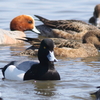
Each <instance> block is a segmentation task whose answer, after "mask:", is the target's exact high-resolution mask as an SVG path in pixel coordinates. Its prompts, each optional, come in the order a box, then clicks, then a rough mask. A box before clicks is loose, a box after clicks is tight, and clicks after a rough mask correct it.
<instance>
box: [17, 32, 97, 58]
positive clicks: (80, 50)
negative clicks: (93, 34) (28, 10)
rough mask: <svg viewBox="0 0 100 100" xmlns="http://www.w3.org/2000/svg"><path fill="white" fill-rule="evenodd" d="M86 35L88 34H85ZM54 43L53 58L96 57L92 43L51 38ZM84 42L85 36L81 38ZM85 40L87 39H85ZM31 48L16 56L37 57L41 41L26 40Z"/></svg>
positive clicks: (95, 49) (95, 50)
mask: <svg viewBox="0 0 100 100" xmlns="http://www.w3.org/2000/svg"><path fill="white" fill-rule="evenodd" d="M87 34H88V33H87ZM51 39H52V40H53V41H54V43H55V48H54V53H55V56H62V57H89V56H96V55H98V50H97V48H96V47H95V46H94V44H92V43H80V42H76V41H74V40H66V39H62V38H59V39H58V38H51ZM83 40H85V36H84V38H83ZM86 40H87V38H86ZM24 41H26V42H29V43H30V44H31V45H32V46H31V47H29V48H28V49H26V50H25V51H23V52H21V53H19V54H17V55H32V56H33V55H34V56H36V55H37V49H38V48H39V45H40V44H39V42H40V41H41V39H34V38H33V39H32V38H27V37H26V39H25V40H24Z"/></svg>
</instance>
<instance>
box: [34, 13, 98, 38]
mask: <svg viewBox="0 0 100 100" xmlns="http://www.w3.org/2000/svg"><path fill="white" fill-rule="evenodd" d="M34 16H35V17H37V18H38V19H39V20H40V21H42V23H43V24H42V25H38V26H36V28H37V29H38V30H39V31H40V32H41V36H44V37H50V38H64V39H73V40H80V39H82V37H83V35H85V34H86V33H87V32H88V31H89V30H97V29H98V28H97V27H96V26H94V25H90V24H88V23H86V22H84V21H81V20H48V19H46V18H44V17H41V16H39V15H34Z"/></svg>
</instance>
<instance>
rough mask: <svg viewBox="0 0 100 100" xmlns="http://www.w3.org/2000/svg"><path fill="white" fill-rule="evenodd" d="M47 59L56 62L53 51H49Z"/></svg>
mask: <svg viewBox="0 0 100 100" xmlns="http://www.w3.org/2000/svg"><path fill="white" fill-rule="evenodd" d="M47 58H48V60H49V61H54V62H57V61H58V60H57V59H56V57H55V56H54V52H53V51H49V54H48V55H47Z"/></svg>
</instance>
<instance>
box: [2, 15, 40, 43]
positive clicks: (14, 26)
mask: <svg viewBox="0 0 100 100" xmlns="http://www.w3.org/2000/svg"><path fill="white" fill-rule="evenodd" d="M10 29H11V31H8V30H3V29H0V44H16V43H21V42H22V41H20V40H18V39H17V38H23V37H25V36H26V35H25V33H24V31H27V30H30V31H34V32H36V33H38V34H39V33H40V32H39V31H38V30H37V29H36V27H35V21H34V19H33V17H31V16H29V15H19V16H17V17H15V18H14V19H13V20H12V21H11V23H10Z"/></svg>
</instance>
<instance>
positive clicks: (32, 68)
mask: <svg viewBox="0 0 100 100" xmlns="http://www.w3.org/2000/svg"><path fill="white" fill-rule="evenodd" d="M53 49H54V43H53V41H52V40H51V39H49V38H46V39H43V40H42V41H41V44H40V47H39V50H38V60H39V62H35V61H28V60H26V61H11V62H10V63H8V64H7V65H5V66H4V67H3V68H1V69H2V74H3V76H4V79H8V80H22V81H23V80H33V79H34V80H60V75H59V73H58V72H57V71H56V69H55V67H54V62H56V61H58V60H57V59H56V57H55V56H54V51H53Z"/></svg>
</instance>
